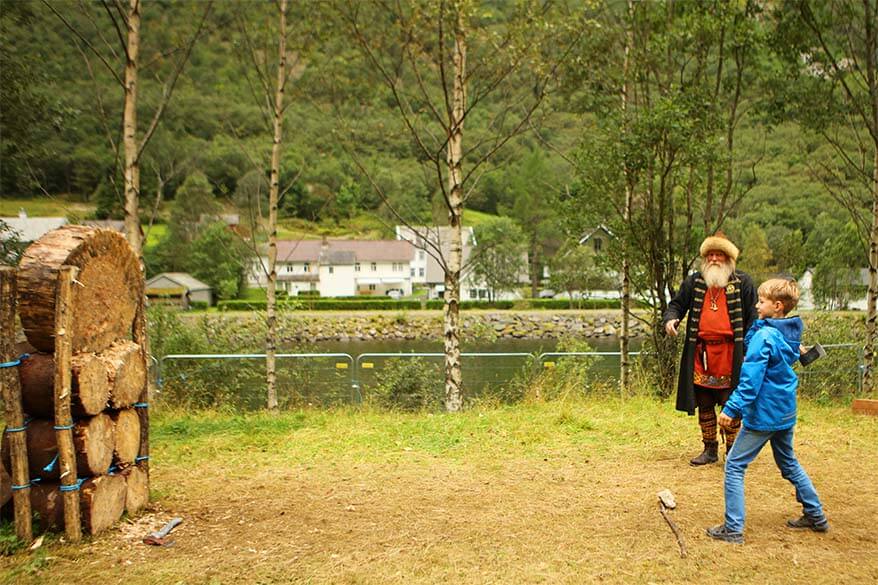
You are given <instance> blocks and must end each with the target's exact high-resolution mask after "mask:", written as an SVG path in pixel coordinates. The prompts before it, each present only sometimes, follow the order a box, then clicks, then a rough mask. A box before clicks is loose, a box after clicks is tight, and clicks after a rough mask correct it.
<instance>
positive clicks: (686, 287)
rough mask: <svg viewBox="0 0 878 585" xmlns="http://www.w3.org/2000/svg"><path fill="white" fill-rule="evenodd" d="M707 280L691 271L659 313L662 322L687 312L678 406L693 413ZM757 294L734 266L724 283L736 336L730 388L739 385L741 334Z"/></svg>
mask: <svg viewBox="0 0 878 585" xmlns="http://www.w3.org/2000/svg"><path fill="white" fill-rule="evenodd" d="M706 293H707V283H705V282H704V278H702V277H701V273H700V272H696V273H694V274H690V275H689V276H688V277H686V280H684V281H683V284H682V285H681V286H680V290H679V292H677V296H675V297H674V298H673V299H672V300H671V303H670V304H669V305H668V309H667V310H666V311H665V314H664V316H663V317H662V325H663V326H664V324H665V323H667V322H668V321H671V320H673V319H680V320H682V319H683V317H684V316H685V315H686V313H687V312H688V313H689V319H688V320H687V321H686V336H685V337H684V338H683V341H684V345H683V357H682V359H681V360H680V379H679V381H678V383H677V410H681V411H684V412H688V413H689V414H690V415H692V414H695V388H694V384H693V381H692V379H693V375H694V371H695V341H696V338H697V337H698V321H699V319H700V318H701V307H703V306H704V295H705V294H706ZM757 300H758V296H757V294H756V287H754V286H753V281H752V280H751V279H750V277H749V276H747V275H746V274H744V273H743V272H741V271H739V270H736V271H735V273H734V274H733V275H732V277H731V278H730V279H729V286H728V287H726V302H727V303H728V307H729V319H730V320H731V322H732V332H733V333H734V338H735V350H734V353H733V356H732V388H734V387H735V386H737V385H738V376H739V375H740V373H741V362H743V361H744V334H745V333H747V330H748V329H749V328H750V325H751V324H752V323H753V321H754V320H755V319H756V316H757V315H756V302H757Z"/></svg>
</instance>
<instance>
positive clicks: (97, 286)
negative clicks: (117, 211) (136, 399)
mask: <svg viewBox="0 0 878 585" xmlns="http://www.w3.org/2000/svg"><path fill="white" fill-rule="evenodd" d="M65 264H66V265H70V266H75V267H77V268H79V275H78V276H77V282H78V284H79V286H75V287H74V289H75V290H74V294H73V302H72V305H71V312H72V314H73V315H75V319H74V323H73V334H72V336H71V338H72V342H73V353H81V352H91V351H94V352H97V351H101V350H103V349H105V348H107V347H109V345H110V344H112V343H113V342H114V341H116V340H117V339H130V338H131V334H132V325H133V322H134V316H135V312H136V310H137V304H138V302H139V300H140V297H141V296H142V295H143V279H142V274H141V271H140V263H139V262H138V260H137V256H136V254H135V253H134V251H133V250H132V249H131V246H130V245H129V244H128V242H127V241H126V240H125V238H124V237H123V236H122V234H120V233H118V232H114V231H112V230H104V229H98V228H91V227H85V226H77V225H67V226H64V227H61V228H59V229H57V230H53V231H51V232H49V233H47V234H46V235H44V236H43V237H42V238H40V239H39V240H37V241H36V242H34V243H32V244H31V245H30V246H28V248H27V249H26V250H25V252H24V255H23V256H22V258H21V262H20V263H19V267H18V307H19V316H20V317H21V324H22V327H23V329H24V333H25V336H27V339H28V341H29V342H30V343H31V345H33V346H34V347H35V348H37V349H39V350H40V351H45V352H52V351H53V350H54V337H53V336H54V333H55V327H54V322H55V283H56V282H57V273H58V270H59V269H60V268H61V266H63V265H65Z"/></svg>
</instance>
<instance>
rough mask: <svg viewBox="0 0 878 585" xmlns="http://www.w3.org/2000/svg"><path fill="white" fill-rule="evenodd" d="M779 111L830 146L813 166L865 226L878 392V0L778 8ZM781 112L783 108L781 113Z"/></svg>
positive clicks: (867, 356) (798, 0)
mask: <svg viewBox="0 0 878 585" xmlns="http://www.w3.org/2000/svg"><path fill="white" fill-rule="evenodd" d="M774 16H775V19H776V20H775V22H776V30H775V38H774V40H775V44H774V47H775V49H776V50H777V55H779V56H780V57H781V58H782V63H783V64H784V65H785V67H784V68H783V69H782V70H781V75H780V76H779V78H778V79H776V80H775V81H776V85H775V86H774V89H775V90H776V92H777V94H776V97H777V98H778V99H777V100H776V102H775V104H774V105H775V107H776V109H779V110H782V114H783V116H784V117H785V118H792V119H795V120H797V121H798V122H799V123H800V124H801V125H802V126H803V127H805V128H806V129H808V130H809V131H811V132H814V133H816V134H817V135H819V136H820V137H821V138H822V139H823V140H824V141H825V143H826V144H827V145H829V147H830V149H831V151H832V153H833V157H832V159H831V160H829V161H820V160H815V161H814V162H813V163H812V170H813V173H814V175H815V176H817V177H818V178H819V179H820V180H821V182H822V183H823V185H824V187H825V188H826V190H827V192H828V193H829V194H830V196H831V197H832V198H833V199H834V200H835V201H836V203H838V204H839V205H840V206H842V207H844V208H845V209H846V210H847V211H848V213H849V214H850V216H851V220H852V221H853V223H854V225H855V226H856V227H857V231H858V233H859V236H860V241H861V243H862V247H861V249H862V251H863V255H862V258H863V261H864V264H865V265H866V266H867V267H868V269H869V285H868V292H867V297H866V299H867V303H866V338H865V340H864V344H863V347H864V362H865V363H864V366H865V369H864V376H863V388H864V390H865V391H866V392H868V393H870V394H875V392H876V379H875V361H876V339H878V310H876V300H878V1H876V0H827V1H821V2H815V1H813V0H789V1H787V2H782V3H780V4H779V5H778V7H777V10H776V11H775V13H774ZM775 113H776V112H775Z"/></svg>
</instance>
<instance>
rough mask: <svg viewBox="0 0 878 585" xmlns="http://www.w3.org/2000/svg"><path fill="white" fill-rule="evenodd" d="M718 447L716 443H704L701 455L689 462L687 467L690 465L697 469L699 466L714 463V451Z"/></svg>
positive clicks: (715, 459)
mask: <svg viewBox="0 0 878 585" xmlns="http://www.w3.org/2000/svg"><path fill="white" fill-rule="evenodd" d="M718 446H719V443H717V442H716V441H704V451H702V452H701V455H699V456H698V457H696V458H695V459H693V460H692V461H690V462H689V465H692V466H693V467H698V466H699V465H707V464H708V463H716V461H717V455H716V451H717V447H718Z"/></svg>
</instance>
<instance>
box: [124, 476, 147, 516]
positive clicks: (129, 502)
mask: <svg viewBox="0 0 878 585" xmlns="http://www.w3.org/2000/svg"><path fill="white" fill-rule="evenodd" d="M123 475H124V476H125V483H126V488H127V493H128V495H127V497H126V499H125V511H126V512H128V515H129V516H134V515H136V514H137V513H138V512H140V511H141V510H143V509H144V508H145V507H146V505H147V504H148V503H149V475H148V474H147V472H146V469H145V468H144V466H143V465H132V466H131V467H129V468H127V469H126V470H125V471H124V473H123Z"/></svg>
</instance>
